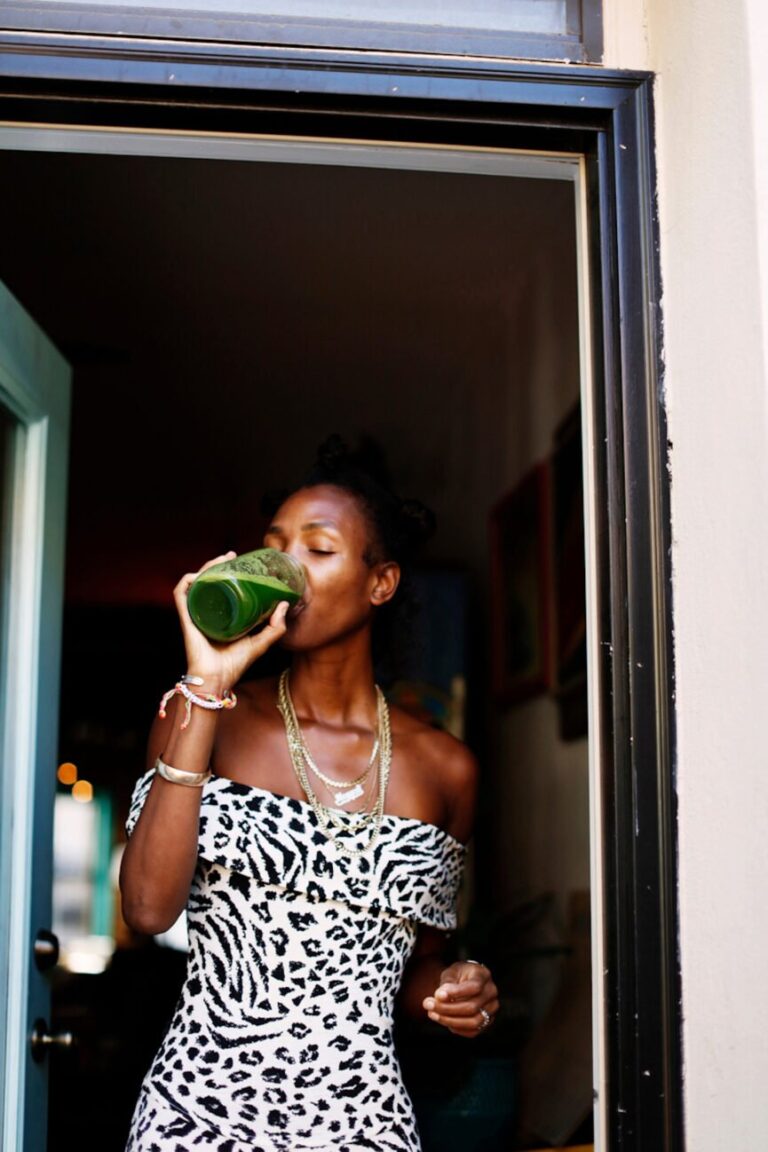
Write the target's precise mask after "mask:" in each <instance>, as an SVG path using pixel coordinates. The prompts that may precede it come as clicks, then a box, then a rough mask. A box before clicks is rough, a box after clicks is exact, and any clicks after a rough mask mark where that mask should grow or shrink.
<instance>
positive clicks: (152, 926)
mask: <svg viewBox="0 0 768 1152" xmlns="http://www.w3.org/2000/svg"><path fill="white" fill-rule="evenodd" d="M121 904H122V907H121V912H122V916H123V920H124V921H125V923H126V924H127V925H128V927H129V928H131V929H132V930H133V931H134V932H139V933H141V935H142V936H157V935H159V933H161V932H167V931H168V929H169V928H172V927H173V925H174V924H175V923H176V921H177V920H178V918H179V916H180V915H181V913H182V912H183V910H184V905H183V904H181V905H178V906H177V905H176V904H174V905H173V906H171V905H169V904H161V903H157V902H155V901H148V900H146V899H143V898H142V897H141V896H139V897H133V898H131V897H130V896H129V895H128V894H127V893H125V892H123V893H122V901H121Z"/></svg>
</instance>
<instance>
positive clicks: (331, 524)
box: [267, 520, 338, 533]
mask: <svg viewBox="0 0 768 1152" xmlns="http://www.w3.org/2000/svg"><path fill="white" fill-rule="evenodd" d="M316 528H332V529H334V530H337V529H338V525H337V524H336V522H335V521H334V520H310V521H309V523H308V524H302V526H301V530H302V532H311V531H313V529H316ZM283 531H284V529H282V528H281V527H280V525H279V524H271V525H270V527H269V528H268V529H267V532H276V533H277V532H283Z"/></svg>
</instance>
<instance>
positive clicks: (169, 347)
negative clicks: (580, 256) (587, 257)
mask: <svg viewBox="0 0 768 1152" xmlns="http://www.w3.org/2000/svg"><path fill="white" fill-rule="evenodd" d="M3 163H4V164H5V165H6V171H5V173H4V176H3V179H2V180H1V181H0V208H2V219H3V221H4V228H3V233H4V235H3V242H2V248H1V249H0V278H1V279H2V280H3V281H4V282H5V283H6V284H7V286H8V287H9V288H10V289H11V290H12V291H13V292H14V293H15V294H16V296H17V297H18V298H19V299H20V300H21V302H22V303H23V304H24V306H25V307H26V308H27V309H28V310H29V311H30V313H31V314H32V315H33V317H34V318H35V319H36V320H37V321H38V322H39V323H40V324H41V325H42V326H43V328H44V329H45V330H46V331H47V332H48V333H49V335H50V336H51V337H52V339H53V340H54V342H55V343H56V344H57V345H58V346H59V347H60V348H61V349H62V351H63V352H64V354H65V355H66V356H67V358H68V359H69V360H70V361H71V362H72V364H73V366H74V398H73V426H72V446H71V452H72V468H71V477H70V531H69V539H70V548H69V563H68V590H69V594H70V596H73V597H75V598H77V597H80V598H82V597H83V596H85V597H88V596H91V597H93V596H97V595H98V587H97V586H101V587H102V588H103V586H104V573H105V571H109V572H111V574H112V584H111V585H110V587H112V588H113V589H114V588H116V587H117V586H118V585H119V586H121V587H122V589H123V591H122V593H121V594H122V595H124V596H126V597H128V598H133V599H139V600H141V599H147V600H151V599H155V598H157V596H158V579H157V578H158V577H161V580H160V583H161V585H162V588H163V592H162V595H163V596H164V595H165V594H166V587H167V582H168V580H169V579H170V574H171V573H174V574H178V572H179V571H180V569H179V564H180V563H184V565H185V566H186V565H187V564H190V565H193V564H194V565H195V566H196V562H197V561H200V560H202V559H204V558H205V557H206V556H208V555H209V554H211V551H210V550H214V551H217V552H218V551H219V550H220V549H221V548H226V547H235V548H237V549H238V550H240V549H243V548H246V547H249V546H250V547H252V546H254V539H255V537H256V536H257V535H258V530H259V512H258V503H259V495H260V493H261V492H262V491H263V489H264V488H265V487H271V486H274V485H279V484H283V483H289V482H290V481H291V480H292V479H293V478H294V477H296V476H297V475H298V474H299V473H300V472H301V471H303V470H304V468H305V467H306V465H307V463H308V462H309V461H310V460H311V458H312V455H313V450H314V447H315V446H316V444H317V443H318V442H319V441H320V440H321V439H323V438H324V436H325V435H327V434H328V432H330V431H334V430H339V431H341V432H342V433H343V434H345V435H346V436H347V437H348V438H350V439H355V438H356V437H357V436H358V435H359V434H361V433H368V434H371V435H373V436H375V437H376V438H377V439H378V440H379V442H380V443H381V444H382V445H383V447H384V450H385V452H386V454H387V457H388V459H389V462H390V465H391V467H392V471H393V473H394V475H395V477H396V479H397V481H398V484H399V486H400V489H401V491H403V492H404V493H405V494H413V495H418V496H419V497H420V498H422V499H424V500H425V501H426V502H428V503H432V504H433V506H435V507H437V509H438V514H440V512H441V511H442V510H445V512H446V515H447V516H448V518H449V521H450V515H451V512H450V509H451V508H459V507H460V506H461V500H462V492H463V486H466V483H467V469H468V460H474V461H477V467H478V469H479V470H480V472H482V473H483V476H484V477H485V479H483V484H484V485H485V488H484V489H483V490H484V491H485V490H486V489H487V491H488V494H489V496H492V489H493V487H494V484H495V483H496V479H495V477H496V476H497V475H501V471H500V469H501V464H500V463H499V462H497V461H496V457H498V456H500V454H501V455H503V452H504V451H505V448H504V446H503V443H502V442H500V441H498V437H497V436H496V433H495V431H494V428H493V417H492V413H493V412H494V411H495V410H498V411H502V410H503V408H504V403H505V401H504V395H505V390H507V391H508V390H509V389H510V388H516V387H517V388H520V387H525V386H526V380H527V379H528V377H527V376H526V374H525V373H524V372H522V369H521V366H522V365H524V364H525V365H530V363H531V360H532V357H534V356H535V355H538V350H539V346H538V345H537V344H536V340H537V339H538V337H537V335H536V333H534V332H532V331H531V332H529V331H528V327H529V319H530V310H529V307H528V304H529V298H530V295H531V293H532V292H534V291H537V290H538V286H540V284H541V282H542V277H546V278H549V280H552V281H556V280H557V278H558V277H563V276H567V277H571V278H573V268H574V252H575V239H574V221H573V216H574V209H573V188H572V186H571V185H569V184H568V183H565V182H558V181H554V180H531V179H519V178H509V177H500V176H485V175H484V176H476V175H460V174H445V173H429V172H413V171H410V172H404V171H391V170H389V171H388V170H379V169H375V170H374V169H365V168H344V169H341V168H335V167H330V166H327V167H323V166H314V167H313V166H309V165H303V166H301V167H297V166H294V165H287V164H274V163H270V164H260V163H247V162H236V161H227V162H221V161H208V160H190V159H173V160H171V159H157V158H152V159H150V158H135V157H117V156H88V155H64V154H61V155H59V154H41V153H31V152H30V153H26V152H16V153H5V154H4V160H3ZM574 283H575V278H574ZM574 301H575V292H574ZM574 308H575V303H574ZM528 345H531V347H528ZM481 395H482V396H484V397H485V400H484V404H485V407H484V408H483V409H482V411H484V412H486V413H490V414H491V415H490V417H484V419H485V421H486V423H485V425H479V426H478V422H477V419H476V413H477V412H478V411H480V410H481V409H480V408H478V404H479V398H480V396H481ZM473 414H474V415H473ZM473 421H474V423H473ZM470 424H471V425H472V426H471V427H470ZM468 440H469V443H468ZM500 443H501V447H500V446H499V444H500ZM483 469H485V470H486V471H485V472H484V471H483ZM486 472H487V476H486ZM442 548H443V551H446V550H447V551H448V552H450V550H451V545H450V544H448V545H446V544H445V543H444V544H443V545H442ZM137 553H138V554H139V555H150V556H151V557H152V558H153V559H152V562H151V563H150V564H149V565H147V564H146V563H144V564H143V566H142V567H141V571H139V566H137V563H136V562H134V560H132V557H134V556H135V555H136V554H137ZM181 570H183V568H182V569H181ZM120 571H122V572H124V573H127V572H129V573H130V580H129V579H127V577H126V578H123V579H122V581H121V579H120Z"/></svg>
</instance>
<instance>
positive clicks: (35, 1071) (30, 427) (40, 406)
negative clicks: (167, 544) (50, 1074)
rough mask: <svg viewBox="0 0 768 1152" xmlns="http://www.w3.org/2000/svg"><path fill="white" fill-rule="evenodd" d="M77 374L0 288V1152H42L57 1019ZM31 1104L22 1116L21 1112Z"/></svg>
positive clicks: (1, 286)
mask: <svg viewBox="0 0 768 1152" xmlns="http://www.w3.org/2000/svg"><path fill="white" fill-rule="evenodd" d="M70 378H71V373H70V368H69V365H68V364H67V363H66V361H65V360H64V359H63V357H62V356H61V354H60V353H59V352H58V350H57V349H56V348H55V347H54V346H53V344H52V343H51V342H50V340H48V338H47V337H46V335H45V333H43V332H42V331H41V330H40V328H39V327H38V326H37V324H35V322H34V320H33V319H32V318H31V317H30V316H28V315H27V313H26V312H25V311H24V309H23V308H22V307H21V305H20V304H19V302H18V301H17V300H16V299H15V298H14V297H13V296H12V294H11V293H10V292H9V291H8V290H7V289H6V288H5V286H4V285H3V284H2V283H0V403H2V405H3V407H4V408H5V409H6V410H7V411H8V412H9V413H10V414H11V416H12V417H13V419H14V420H15V421H16V428H15V435H14V440H15V443H14V451H13V465H12V468H11V469H10V470H9V471H10V472H11V476H10V483H9V487H10V489H11V491H10V493H5V494H4V498H5V499H9V497H10V504H11V507H10V525H9V536H10V539H9V542H8V543H9V548H10V562H9V564H8V570H7V572H4V574H3V578H4V580H7V585H6V587H5V589H4V594H5V595H6V596H7V598H8V602H9V605H10V611H9V612H8V621H7V623H8V628H7V636H6V637H4V644H3V650H2V660H1V663H0V683H1V684H2V701H0V713H1V714H2V762H0V804H1V806H2V810H1V811H0V829H1V832H2V834H1V835H0V846H1V848H2V858H1V859H0V930H1V931H2V945H1V946H0V998H1V999H2V1002H3V1005H4V1008H5V1022H4V1026H3V1028H2V1032H1V1033H0V1145H2V1147H3V1148H7V1149H9V1150H11V1149H16V1148H20V1147H21V1146H22V1139H23V1137H24V1135H26V1136H27V1137H28V1138H29V1140H30V1141H31V1143H30V1144H25V1147H27V1146H29V1147H37V1146H38V1145H39V1146H40V1147H42V1146H43V1144H42V1142H43V1141H44V1139H45V1119H46V1117H45V1113H44V1111H42V1112H41V1109H40V1108H35V1107H30V1103H31V1102H32V1101H34V1102H35V1103H37V1101H38V1100H39V1098H40V1096H41V1095H42V1094H44V1092H45V1088H46V1080H45V1069H44V1068H42V1067H41V1066H40V1065H38V1064H33V1062H32V1061H31V1060H30V1059H29V1058H28V1054H29V1049H28V1045H27V1043H26V1036H28V1035H29V1033H30V1030H31V1026H32V1022H33V1021H35V1020H44V1021H46V1022H47V1021H48V1020H49V1019H50V989H49V987H48V984H47V982H46V981H45V979H44V978H43V975H42V972H41V970H40V969H39V968H38V967H37V966H36V965H35V964H33V962H32V961H33V954H34V941H35V938H36V936H37V933H38V932H39V931H40V929H49V928H50V923H51V877H52V870H53V801H54V794H55V789H56V776H55V765H56V752H57V747H58V714H59V708H58V700H59V668H60V656H61V631H62V608H63V592H64V539H65V526H66V491H67V469H68V448H69V401H70ZM21 1100H24V1101H25V1103H26V1105H27V1106H26V1108H25V1110H24V1112H23V1113H22V1111H21V1109H20V1108H18V1107H17V1105H18V1104H19V1101H21Z"/></svg>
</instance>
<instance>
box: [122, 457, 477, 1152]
mask: <svg viewBox="0 0 768 1152" xmlns="http://www.w3.org/2000/svg"><path fill="white" fill-rule="evenodd" d="M414 513H416V514H415V515H414ZM423 529H424V523H423V510H422V512H421V513H419V510H418V509H417V508H415V506H414V505H413V504H412V503H401V502H400V501H399V500H398V499H397V498H396V497H395V496H394V495H393V494H392V493H391V492H390V491H389V490H388V489H387V488H385V487H384V486H382V485H381V484H379V483H378V482H377V481H376V480H375V479H374V478H373V477H371V476H370V475H367V474H366V473H365V472H364V471H363V470H361V469H360V468H358V467H357V466H355V464H354V462H353V461H352V459H351V458H349V457H345V456H344V454H343V452H342V453H341V454H340V453H339V451H338V446H337V447H336V448H334V449H333V450H332V451H330V452H327V453H325V455H324V456H322V457H321V459H320V462H319V464H318V465H317V466H316V468H315V470H314V471H313V472H312V473H311V474H310V476H309V477H308V478H307V480H306V481H305V483H303V484H302V485H301V486H300V487H299V488H298V489H297V490H296V491H294V492H293V494H292V495H290V496H289V497H288V498H287V499H285V500H284V501H283V502H282V503H281V504H280V506H279V508H278V509H277V510H276V512H275V515H274V519H273V522H272V524H271V526H270V528H269V530H268V532H267V533H266V537H265V540H264V543H265V545H267V546H269V547H273V548H276V549H280V550H282V551H285V552H287V553H290V554H291V555H292V556H294V557H295V558H296V559H298V560H299V561H300V562H301V563H302V564H303V565H304V568H305V570H306V578H307V583H306V591H305V593H304V595H303V597H302V600H301V602H300V603H299V604H298V605H296V606H294V607H293V608H291V609H290V610H289V609H288V606H287V604H285V603H282V604H280V605H279V606H278V607H277V608H276V609H275V611H274V612H273V614H272V616H271V618H270V620H269V623H268V624H267V625H266V626H265V627H264V628H263V629H262V630H261V631H259V632H257V633H254V634H251V635H249V636H246V637H244V638H242V639H240V640H237V641H235V642H233V643H230V644H226V645H219V644H214V643H211V642H209V641H208V640H207V639H206V637H205V636H203V634H202V633H201V632H199V631H198V630H197V629H196V628H195V626H194V625H193V624H192V621H191V619H190V617H189V614H188V611H187V605H186V598H187V591H188V589H189V586H190V584H191V582H192V580H193V579H194V578H195V575H197V574H196V573H195V574H190V575H187V576H185V577H184V578H183V579H182V580H181V581H180V582H179V584H178V585H177V587H176V589H175V592H174V597H175V602H176V607H177V610H178V614H179V618H180V621H181V628H182V632H183V637H184V643H185V647H186V659H187V673H186V676H185V677H184V678H183V682H182V683H181V685H180V686H178V688H177V692H176V694H175V695H174V696H173V698H172V700H171V703H170V704H169V705H168V707H167V715H166V716H165V717H164V718H162V717H158V718H157V719H156V721H155V723H154V725H153V728H152V732H151V735H150V740H149V755H148V765H149V771H148V772H147V774H146V775H145V776H144V777H143V778H142V780H140V781H139V783H138V785H137V787H136V790H135V792H134V798H133V803H132V808H131V814H130V816H129V821H128V830H129V834H130V839H129V843H128V845H127V847H126V850H125V853H124V855H123V861H122V869H121V890H122V899H123V913H124V916H125V919H126V920H127V922H128V923H129V924H130V925H131V926H132V927H134V928H136V929H138V930H139V931H142V932H146V933H158V932H162V931H164V930H166V929H167V928H168V927H169V926H170V925H171V924H172V923H173V922H174V921H175V920H176V918H177V917H178V916H179V914H180V913H181V911H182V910H183V909H184V908H185V906H186V907H187V910H188V922H189V930H190V955H189V963H188V971H187V978H186V982H185V985H184V988H183V990H182V994H181V998H180V1001H179V1004H178V1006H177V1009H176V1012H175V1015H174V1017H173V1020H172V1022H171V1025H170V1028H169V1031H168V1034H167V1036H166V1038H165V1041H164V1042H163V1045H162V1047H161V1049H160V1051H159V1052H158V1054H157V1057H156V1058H155V1061H154V1063H153V1065H152V1068H151V1069H150V1071H149V1073H148V1074H147V1077H146V1079H145V1082H144V1084H143V1086H142V1090H141V1094H140V1097H139V1101H138V1104H137V1106H136V1111H135V1113H134V1118H133V1123H132V1127H131V1133H130V1137H129V1142H128V1149H129V1150H130V1152H151V1150H160V1152H167V1150H171V1149H173V1150H178V1152H188V1150H189V1149H192V1148H197V1147H203V1148H213V1149H216V1150H217V1152H246V1149H247V1150H250V1152H254V1150H256V1152H304V1150H307V1152H308V1150H309V1149H313V1150H321V1149H327V1150H329V1152H330V1150H335V1152H362V1150H363V1149H370V1150H373V1152H417V1150H418V1149H419V1138H418V1133H417V1130H416V1125H415V1121H414V1116H413V1110H412V1107H411V1103H410V1100H409V1099H408V1095H407V1093H406V1091H405V1089H404V1087H403V1084H402V1079H401V1076H400V1070H399V1067H398V1064H397V1059H396V1056H395V1053H394V1048H393V1043H392V1020H393V1009H394V1003H395V999H396V997H397V998H398V1001H399V1005H400V1007H401V1008H402V1009H403V1010H405V1011H407V1012H410V1013H412V1014H413V1013H422V1014H423V1013H426V1014H427V1015H428V1016H429V1018H430V1019H431V1020H433V1021H435V1022H436V1023H437V1024H440V1025H442V1026H443V1027H445V1028H447V1029H449V1030H450V1031H451V1032H453V1033H455V1034H457V1035H461V1036H467V1037H474V1036H477V1035H479V1034H480V1033H481V1032H482V1031H483V1030H484V1028H485V1027H487V1026H488V1024H490V1023H491V1021H492V1019H493V1017H494V1015H495V1013H496V1011H497V1010H498V1001H497V994H496V988H495V986H494V984H493V981H492V979H491V975H490V973H489V972H488V970H487V969H486V968H484V967H483V966H482V965H480V964H478V963H476V962H474V961H466V962H460V963H453V964H451V965H449V966H448V967H446V966H445V959H444V950H445V940H446V933H449V932H450V931H451V930H452V929H453V928H454V927H455V900H456V893H457V890H458V885H459V879H460V875H461V868H462V864H463V856H464V845H465V843H466V841H467V840H468V838H469V836H470V832H471V828H472V819H473V811H474V798H475V780H476V764H475V761H474V759H473V757H472V755H471V754H470V753H469V751H468V750H467V749H466V747H465V746H464V745H463V744H461V743H460V742H459V741H457V740H455V739H454V738H453V737H452V736H450V735H448V734H446V733H444V732H440V731H437V730H435V729H433V728H430V727H428V726H426V725H424V724H422V723H421V722H419V721H417V720H415V719H414V718H412V717H410V716H409V715H407V714H406V713H404V712H401V711H399V710H397V709H392V711H391V714H390V711H389V709H388V707H387V705H386V701H385V700H384V698H383V695H382V694H381V692H380V691H379V689H378V688H377V686H376V685H375V682H374V671H373V655H372V639H373V631H374V622H375V620H376V617H377V614H382V613H384V614H386V613H387V612H388V611H391V607H392V601H393V598H394V597H395V596H396V594H397V591H398V585H399V584H400V581H401V575H402V572H403V569H402V562H403V561H405V560H406V559H407V554H408V552H409V550H410V547H411V545H413V543H414V542H415V541H416V539H417V538H418V537H419V535H423ZM231 555H233V554H232V553H229V554H227V556H231ZM226 558H227V557H222V556H219V557H216V558H215V560H213V561H211V562H210V563H217V562H218V561H221V560H222V559H226ZM206 567H207V565H206ZM277 642H280V644H281V645H282V647H283V648H284V649H287V650H288V652H289V653H290V655H291V663H290V670H289V672H285V673H283V674H282V676H281V677H279V679H278V680H274V679H261V680H252V681H248V682H246V683H242V684H240V683H239V681H240V679H241V677H242V675H243V673H244V672H245V671H246V669H248V668H249V667H250V666H251V665H252V664H253V663H254V661H256V660H257V659H258V658H259V657H260V656H262V655H263V654H264V653H265V652H266V651H267V650H268V649H269V648H270V646H271V645H273V644H275V643H277ZM235 685H237V686H238V687H237V698H236V703H237V707H233V706H232V704H233V701H234V700H235V697H234V695H233V693H232V689H233V686H235ZM190 695H191V696H193V697H194V698H195V701H197V703H195V702H193V704H192V706H191V707H190V706H189V705H188V702H187V701H188V698H189V697H190ZM184 696H186V697H187V699H185V698H184ZM205 704H207V705H208V707H205V706H204V705H205ZM211 771H212V773H213V775H211Z"/></svg>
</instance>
